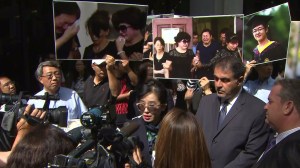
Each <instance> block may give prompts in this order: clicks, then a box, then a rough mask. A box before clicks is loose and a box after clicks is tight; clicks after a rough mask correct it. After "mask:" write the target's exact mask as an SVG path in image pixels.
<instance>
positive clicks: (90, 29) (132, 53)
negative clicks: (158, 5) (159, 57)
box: [53, 1, 148, 60]
mask: <svg viewBox="0 0 300 168" xmlns="http://www.w3.org/2000/svg"><path fill="white" fill-rule="evenodd" d="M147 10H148V7H147V6H145V5H128V4H113V3H99V2H81V1H54V2H53V14H54V16H53V22H54V33H55V48H56V58H57V59H58V60H62V59H104V57H105V55H107V54H108V55H111V56H113V57H114V58H115V59H129V60H142V59H143V44H144V29H145V26H146V18H147Z"/></svg>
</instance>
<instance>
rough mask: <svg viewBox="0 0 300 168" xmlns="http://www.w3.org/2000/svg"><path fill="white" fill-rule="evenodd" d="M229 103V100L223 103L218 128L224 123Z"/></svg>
mask: <svg viewBox="0 0 300 168" xmlns="http://www.w3.org/2000/svg"><path fill="white" fill-rule="evenodd" d="M227 105H228V102H224V103H223V106H222V108H221V110H220V113H219V122H218V129H219V128H220V126H221V124H222V123H223V121H224V119H225V117H226V113H227Z"/></svg>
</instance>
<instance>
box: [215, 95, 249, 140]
mask: <svg viewBox="0 0 300 168" xmlns="http://www.w3.org/2000/svg"><path fill="white" fill-rule="evenodd" d="M244 92H245V91H244V90H242V91H241V93H240V95H239V97H238V98H237V100H236V101H235V103H234V104H233V106H232V107H231V109H230V110H229V112H228V113H227V115H226V117H225V119H224V121H223V123H222V124H221V127H220V129H219V130H218V131H217V134H219V133H220V132H221V131H222V130H223V129H224V128H225V127H226V126H227V125H228V124H229V122H230V121H231V120H232V119H233V118H234V117H235V116H236V115H237V114H239V112H241V110H242V107H243V105H244V103H245V101H246V100H245V94H244ZM219 104H220V103H219ZM219 107H220V105H219ZM219 111H220V110H219ZM219 111H218V113H219ZM216 123H218V116H217V121H216ZM217 134H216V136H217Z"/></svg>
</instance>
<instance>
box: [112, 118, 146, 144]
mask: <svg viewBox="0 0 300 168" xmlns="http://www.w3.org/2000/svg"><path fill="white" fill-rule="evenodd" d="M139 127H140V125H139V124H137V123H135V122H131V123H126V124H125V126H124V127H122V128H121V129H120V131H119V132H118V133H117V134H116V137H115V138H114V142H121V141H122V140H123V138H124V137H128V136H130V135H131V134H133V133H134V132H135V131H136V130H137V129H138V128H139Z"/></svg>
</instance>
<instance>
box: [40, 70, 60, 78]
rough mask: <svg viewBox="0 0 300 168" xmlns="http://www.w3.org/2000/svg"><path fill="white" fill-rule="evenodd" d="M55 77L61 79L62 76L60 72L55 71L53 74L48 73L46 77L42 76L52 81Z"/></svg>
mask: <svg viewBox="0 0 300 168" xmlns="http://www.w3.org/2000/svg"><path fill="white" fill-rule="evenodd" d="M53 76H55V78H60V76H61V74H60V72H59V71H55V72H53V73H47V74H46V75H41V77H46V78H48V79H52V78H53Z"/></svg>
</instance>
